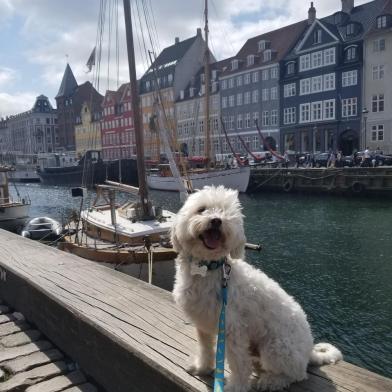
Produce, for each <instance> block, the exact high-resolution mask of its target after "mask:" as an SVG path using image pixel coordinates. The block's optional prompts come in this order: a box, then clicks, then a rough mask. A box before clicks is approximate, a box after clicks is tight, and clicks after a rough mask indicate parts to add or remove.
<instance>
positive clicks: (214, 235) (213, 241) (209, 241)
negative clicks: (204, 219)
mask: <svg viewBox="0 0 392 392" xmlns="http://www.w3.org/2000/svg"><path fill="white" fill-rule="evenodd" d="M220 237H221V234H220V231H219V230H214V229H211V230H207V231H205V232H204V234H203V239H204V243H205V244H206V245H207V247H208V248H211V249H216V248H218V247H219V245H220Z"/></svg>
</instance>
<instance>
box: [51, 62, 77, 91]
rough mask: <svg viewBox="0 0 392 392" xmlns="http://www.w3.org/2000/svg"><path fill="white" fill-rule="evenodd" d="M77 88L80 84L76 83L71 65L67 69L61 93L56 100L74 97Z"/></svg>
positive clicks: (60, 89)
mask: <svg viewBox="0 0 392 392" xmlns="http://www.w3.org/2000/svg"><path fill="white" fill-rule="evenodd" d="M77 87H78V83H77V82H76V79H75V76H74V74H73V72H72V69H71V67H70V66H69V64H67V66H66V67H65V71H64V75H63V80H62V81H61V85H60V88H59V92H58V93H57V95H56V98H59V97H68V96H70V95H72V94H73V93H74V91H75V89H76V88H77Z"/></svg>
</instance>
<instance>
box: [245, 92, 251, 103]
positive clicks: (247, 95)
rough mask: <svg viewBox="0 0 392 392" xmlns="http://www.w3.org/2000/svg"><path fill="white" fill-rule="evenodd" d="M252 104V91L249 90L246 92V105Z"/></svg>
mask: <svg viewBox="0 0 392 392" xmlns="http://www.w3.org/2000/svg"><path fill="white" fill-rule="evenodd" d="M249 104H250V91H247V92H246V93H244V105H249Z"/></svg>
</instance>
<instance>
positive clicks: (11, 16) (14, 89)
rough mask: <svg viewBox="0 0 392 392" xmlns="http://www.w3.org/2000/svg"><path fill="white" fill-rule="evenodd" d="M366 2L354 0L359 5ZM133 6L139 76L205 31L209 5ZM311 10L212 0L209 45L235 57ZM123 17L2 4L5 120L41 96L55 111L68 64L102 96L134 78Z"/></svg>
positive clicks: (47, 3)
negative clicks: (153, 59)
mask: <svg viewBox="0 0 392 392" xmlns="http://www.w3.org/2000/svg"><path fill="white" fill-rule="evenodd" d="M366 2H368V1H367V0H355V5H360V4H363V3H366ZM131 3H132V11H133V25H134V30H135V33H134V34H135V39H134V41H135V50H136V61H137V74H138V77H141V76H142V75H143V73H144V72H145V70H146V69H147V68H148V58H147V54H146V53H147V51H149V50H153V51H154V52H155V53H157V54H159V52H160V51H161V50H162V49H163V48H165V47H166V46H169V45H172V44H173V43H174V39H175V37H179V39H180V40H184V39H186V38H190V37H192V36H194V35H195V34H196V29H197V28H198V27H202V28H203V27H204V20H203V14H204V0H164V1H163V0H131ZM299 4H302V6H299ZM314 4H315V7H316V9H317V17H319V18H321V17H324V16H327V15H329V14H331V13H333V12H336V11H338V10H340V9H341V0H315V1H314ZM101 5H103V6H102V7H101ZM309 5H310V2H308V1H298V0H263V1H262V0H209V30H210V48H211V50H212V52H213V53H214V55H215V57H216V59H217V60H222V59H224V58H227V57H232V56H234V55H235V54H236V53H237V52H238V50H239V49H240V48H241V47H242V46H243V45H244V43H245V42H246V40H247V39H249V38H251V37H254V36H257V35H259V34H262V33H264V32H267V31H271V30H274V29H276V28H279V27H282V26H285V25H288V24H290V23H293V22H297V21H300V20H303V19H305V18H307V11H308V8H309ZM100 9H101V12H100ZM116 16H117V18H116ZM123 18H124V17H123V13H122V0H34V1H31V0H0V117H4V116H8V115H12V114H17V113H21V112H23V111H26V110H29V109H31V108H32V107H33V105H34V102H35V98H36V97H37V96H38V95H41V94H44V95H46V96H47V97H49V99H50V100H51V102H52V105H54V106H55V100H54V97H55V96H56V94H57V91H58V89H59V87H60V83H61V78H62V75H63V73H64V70H65V67H66V64H67V62H68V63H69V64H70V66H71V68H72V70H73V72H74V75H75V77H76V80H77V82H78V83H79V84H81V83H83V82H85V81H87V80H90V81H91V82H92V83H93V84H94V85H95V86H96V87H98V88H99V91H100V92H101V94H104V93H105V90H106V89H107V88H108V87H109V88H110V89H116V87H117V85H118V84H121V83H123V82H126V81H127V80H129V76H128V65H127V59H126V48H125V37H124V30H125V27H124V21H123ZM99 20H103V21H104V23H101V25H102V26H103V29H99V23H98V21H99ZM146 21H148V23H146ZM98 30H103V31H102V34H98V33H97V32H98ZM97 37H98V38H99V37H100V39H98V38H97ZM149 37H151V39H150V38H149ZM97 41H100V42H101V45H100V46H99V47H101V61H100V72H98V71H97V69H98V67H97V65H98V64H97V65H96V67H95V68H93V71H92V72H90V73H87V67H86V62H87V60H88V58H89V56H90V53H91V51H92V49H93V48H94V46H95V45H96V42H97ZM117 47H118V53H119V54H118V56H117V54H116V53H117V50H116V48H117Z"/></svg>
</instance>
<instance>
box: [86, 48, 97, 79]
mask: <svg viewBox="0 0 392 392" xmlns="http://www.w3.org/2000/svg"><path fill="white" fill-rule="evenodd" d="M95 49H96V47H95V46H94V49H93V51H92V52H91V54H90V57H89V58H88V60H87V63H86V66H87V68H88V71H87V73H88V72H91V69H92V68H93V65H95Z"/></svg>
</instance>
